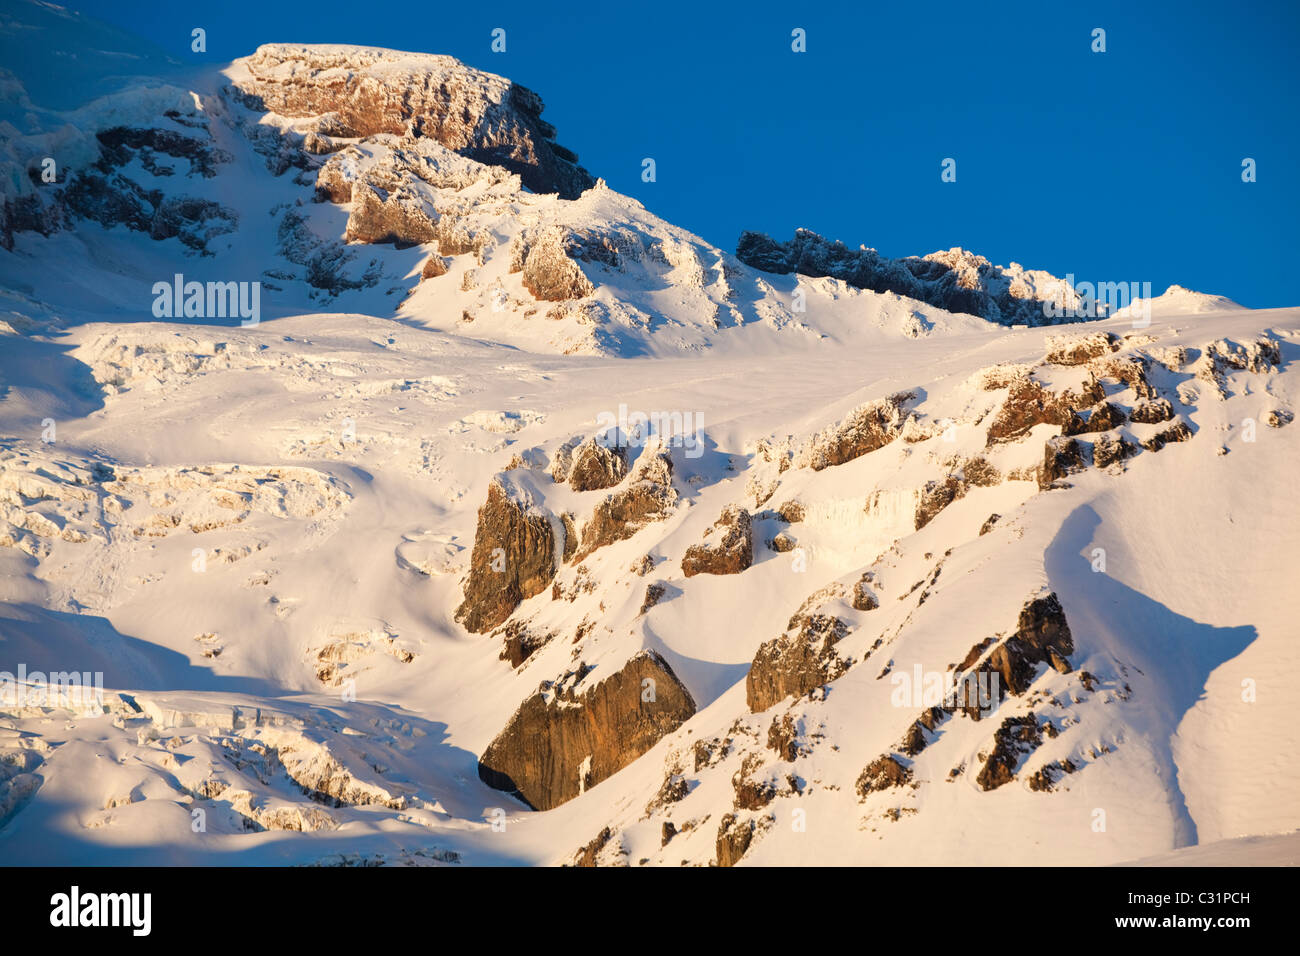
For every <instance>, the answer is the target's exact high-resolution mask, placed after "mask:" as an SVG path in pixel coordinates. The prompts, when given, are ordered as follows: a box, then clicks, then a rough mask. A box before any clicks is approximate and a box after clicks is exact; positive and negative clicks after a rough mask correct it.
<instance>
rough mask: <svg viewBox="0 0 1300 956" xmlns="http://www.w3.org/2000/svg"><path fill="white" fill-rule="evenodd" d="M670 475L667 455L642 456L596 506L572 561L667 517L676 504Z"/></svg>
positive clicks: (584, 528)
mask: <svg viewBox="0 0 1300 956" xmlns="http://www.w3.org/2000/svg"><path fill="white" fill-rule="evenodd" d="M672 473H673V466H672V460H671V459H670V458H669V457H668V456H667V455H665V454H653V455H650V456H648V457H645V456H643V458H642V460H641V461H640V462H638V463H637V466H636V468H635V469H633V472H632V476H631V478H630V480H629V482H628V484H627V486H626V487H624V488H620V489H619V490H618V491H615V492H613V493H611V494H610V495H608V496H607V497H606V498H605V500H604V501H602V502H601V503H600V504H599V505H597V506H596V510H595V511H594V512H593V513H592V516H591V518H590V520H588V521H587V523H586V524H585V525H584V526H583V528H582V546H581V547H580V548H579V550H578V553H577V554H576V555H575V556H574V560H575V561H581V560H582V559H583V558H585V557H586V556H587V555H589V554H591V552H593V551H595V550H596V549H597V548H603V547H604V546H605V545H607V544H612V543H613V542H615V541H622V540H623V539H625V538H630V537H632V535H634V534H636V533H637V532H638V531H640V530H641V529H642V528H644V527H645V526H646V525H647V524H649V523H650V522H652V521H662V520H664V519H665V518H667V517H668V512H669V510H670V509H671V508H672V507H673V505H675V504H676V503H677V492H676V491H675V490H673V483H672Z"/></svg>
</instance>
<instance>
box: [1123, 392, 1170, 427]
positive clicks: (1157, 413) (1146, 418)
mask: <svg viewBox="0 0 1300 956" xmlns="http://www.w3.org/2000/svg"><path fill="white" fill-rule="evenodd" d="M1130 417H1131V418H1132V419H1133V421H1135V422H1142V423H1143V424H1147V425H1158V424H1159V423H1160V422H1167V421H1169V419H1171V418H1173V417H1174V407H1173V406H1172V405H1171V404H1169V399H1167V398H1157V399H1152V400H1150V401H1145V402H1138V403H1137V404H1136V405H1134V406H1133V414H1132V415H1131V416H1130Z"/></svg>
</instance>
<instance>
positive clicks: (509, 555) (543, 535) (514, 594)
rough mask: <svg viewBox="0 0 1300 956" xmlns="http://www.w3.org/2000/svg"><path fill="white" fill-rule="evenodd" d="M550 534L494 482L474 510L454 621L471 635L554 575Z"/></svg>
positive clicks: (543, 518)
mask: <svg viewBox="0 0 1300 956" xmlns="http://www.w3.org/2000/svg"><path fill="white" fill-rule="evenodd" d="M555 571H556V562H555V534H554V531H553V530H552V528H551V519H550V517H549V516H548V515H545V514H535V513H529V511H528V510H527V509H526V508H525V507H524V506H523V505H521V504H520V503H519V502H517V501H514V500H512V499H511V498H510V496H509V495H508V494H507V493H506V490H505V488H504V487H502V485H501V483H500V482H499V481H493V482H492V484H491V485H490V486H489V488H488V497H487V501H486V502H485V503H484V505H483V507H481V508H479V511H478V531H477V532H476V533H475V535H474V550H473V552H472V553H471V556H470V571H469V579H468V580H467V581H466V584H465V599H464V601H463V602H462V603H461V605H460V607H459V608H457V609H456V620H457V621H459V622H460V623H462V624H463V625H465V628H466V629H467V630H469V631H472V632H474V633H476V634H481V633H483V632H484V631H490V630H492V628H494V627H496V626H497V625H498V624H500V623H502V622H503V621H504V620H505V619H506V618H508V617H509V616H510V615H511V613H512V612H513V611H514V609H515V608H517V607H518V606H519V604H520V602H521V601H524V600H526V599H527V598H530V597H532V596H533V595H534V594H539V593H540V592H541V591H543V590H545V588H546V586H547V585H548V584H550V583H551V579H552V578H554V577H555Z"/></svg>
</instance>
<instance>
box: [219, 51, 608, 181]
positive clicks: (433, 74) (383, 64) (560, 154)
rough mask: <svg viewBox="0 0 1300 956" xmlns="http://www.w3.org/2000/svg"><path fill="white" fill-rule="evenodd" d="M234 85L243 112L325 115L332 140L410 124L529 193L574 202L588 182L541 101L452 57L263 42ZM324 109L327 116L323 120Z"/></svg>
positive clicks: (325, 129)
mask: <svg viewBox="0 0 1300 956" xmlns="http://www.w3.org/2000/svg"><path fill="white" fill-rule="evenodd" d="M237 66H238V67H243V68H244V69H245V70H247V73H246V74H244V75H237V76H236V78H235V80H234V82H233V86H232V88H233V90H234V92H236V93H237V94H238V95H239V96H240V98H241V99H242V100H243V102H244V104H245V105H247V106H248V107H249V108H251V109H254V110H258V111H272V112H276V113H280V114H281V115H283V116H290V117H297V118H301V117H321V118H322V127H321V129H320V130H319V132H321V133H323V134H325V135H329V136H334V137H358V136H372V135H374V134H376V133H394V134H398V135H401V134H403V133H405V132H406V131H407V130H408V129H409V130H411V131H412V132H414V133H416V134H417V135H420V136H427V137H430V138H432V139H435V140H437V141H438V142H439V143H441V144H442V145H444V146H446V147H447V148H448V149H453V150H455V151H457V152H459V153H461V154H463V155H465V156H468V157H470V158H471V159H475V160H478V161H479V162H481V163H487V164H490V165H494V166H502V167H505V168H506V169H508V170H510V171H511V172H514V173H518V174H519V177H520V178H521V179H522V181H523V183H524V185H525V186H527V187H528V188H529V189H531V190H533V191H534V192H542V193H548V192H549V193H554V192H558V193H559V194H560V195H561V196H562V197H564V198H566V199H574V198H577V197H578V196H579V195H581V194H582V192H583V190H585V189H589V188H591V186H593V185H594V181H593V180H592V177H591V175H590V174H589V173H588V172H587V171H586V170H585V169H583V168H582V167H581V166H578V165H576V160H577V157H576V156H574V155H573V153H571V152H570V151H569V150H567V149H564V148H563V147H561V146H557V145H556V144H555V142H554V136H555V130H554V128H553V127H552V126H551V125H550V124H549V123H547V122H546V121H545V120H543V119H542V118H541V113H542V109H543V105H542V100H541V97H539V96H538V95H537V94H536V93H534V92H532V91H531V90H529V89H526V88H524V87H522V86H518V85H516V84H514V83H511V82H510V81H509V80H507V79H504V78H503V77H499V76H494V75H493V74H491V73H483V72H481V71H479V70H475V69H472V68H470V67H468V66H465V65H464V64H463V63H461V62H459V61H458V60H455V59H453V58H452V57H449V56H430V55H425V54H418V53H400V52H397V51H392V50H378V49H364V48H354V47H349V48H344V47H333V46H299V45H290V44H267V45H265V46H261V47H259V48H258V49H257V52H256V53H254V54H253V55H252V56H249V57H245V58H244V59H242V60H239V61H237ZM326 114H330V115H328V116H326Z"/></svg>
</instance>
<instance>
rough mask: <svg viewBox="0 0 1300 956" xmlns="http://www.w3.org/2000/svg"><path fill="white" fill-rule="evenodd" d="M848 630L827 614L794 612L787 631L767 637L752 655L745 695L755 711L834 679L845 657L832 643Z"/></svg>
mask: <svg viewBox="0 0 1300 956" xmlns="http://www.w3.org/2000/svg"><path fill="white" fill-rule="evenodd" d="M848 632H849V628H848V625H847V624H845V623H844V622H843V621H841V620H840V619H839V618H837V617H833V616H830V615H826V614H811V615H802V616H800V615H796V616H795V617H793V618H791V619H790V623H789V624H788V625H787V626H786V632H785V633H784V634H782V635H781V636H780V637H777V638H773V639H772V640H770V641H766V642H765V643H764V644H763V645H762V646H761V647H759V649H758V653H757V654H755V655H754V661H753V663H752V664H750V667H749V674H748V675H747V676H746V677H745V699H746V701H747V702H748V704H749V709H750V710H751V711H752V712H754V713H758V712H759V711H763V710H767V709H768V708H769V707H771V706H772V705H773V704H775V703H777V702H779V701H781V700H783V699H785V698H786V697H789V696H792V695H793V696H795V697H800V696H802V695H804V694H806V693H808V692H809V691H811V690H814V689H816V688H818V687H821V686H822V685H823V684H827V683H829V682H830V681H833V680H835V678H837V677H839V676H840V675H841V674H843V673H844V672H845V671H846V670H848V661H847V660H845V659H844V658H842V657H840V655H839V654H838V653H836V651H835V645H836V644H837V643H839V641H840V640H841V639H842V638H843V637H844V636H845V635H846V634H848Z"/></svg>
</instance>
